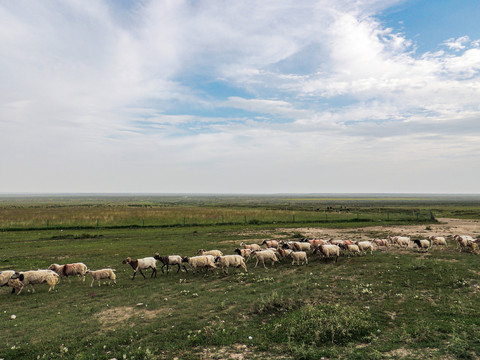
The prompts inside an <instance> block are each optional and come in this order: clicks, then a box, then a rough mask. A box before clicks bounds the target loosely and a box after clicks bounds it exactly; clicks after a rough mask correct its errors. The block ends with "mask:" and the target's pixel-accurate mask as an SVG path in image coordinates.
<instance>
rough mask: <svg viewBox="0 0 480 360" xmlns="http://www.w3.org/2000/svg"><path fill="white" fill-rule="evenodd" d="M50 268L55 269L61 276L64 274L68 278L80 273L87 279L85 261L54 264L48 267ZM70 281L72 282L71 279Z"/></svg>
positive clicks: (83, 278)
mask: <svg viewBox="0 0 480 360" xmlns="http://www.w3.org/2000/svg"><path fill="white" fill-rule="evenodd" d="M48 270H53V271H55V272H56V273H57V274H58V275H59V276H60V278H62V277H64V276H65V277H67V278H68V277H69V276H71V275H72V276H74V275H80V276H81V278H82V280H83V281H85V273H86V271H87V265H85V264H84V263H73V264H64V265H58V264H52V265H50V266H49V267H48ZM68 281H69V282H71V281H70V279H68Z"/></svg>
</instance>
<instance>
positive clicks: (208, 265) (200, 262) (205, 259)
mask: <svg viewBox="0 0 480 360" xmlns="http://www.w3.org/2000/svg"><path fill="white" fill-rule="evenodd" d="M182 262H186V263H188V265H190V266H191V267H192V269H193V271H195V272H196V271H197V269H202V268H205V272H207V271H208V269H216V268H217V266H216V265H215V257H214V256H213V255H200V256H192V257H188V256H185V257H184V258H183V259H182Z"/></svg>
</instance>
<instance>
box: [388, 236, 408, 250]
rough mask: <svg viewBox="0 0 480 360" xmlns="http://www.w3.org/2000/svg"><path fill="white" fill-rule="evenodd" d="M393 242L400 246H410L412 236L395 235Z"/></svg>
mask: <svg viewBox="0 0 480 360" xmlns="http://www.w3.org/2000/svg"><path fill="white" fill-rule="evenodd" d="M392 242H393V243H394V244H397V245H398V246H400V247H406V248H408V247H409V246H410V237H408V236H394V237H392Z"/></svg>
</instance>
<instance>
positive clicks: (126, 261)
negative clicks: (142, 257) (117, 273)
mask: <svg viewBox="0 0 480 360" xmlns="http://www.w3.org/2000/svg"><path fill="white" fill-rule="evenodd" d="M131 261H132V259H131V258H130V257H127V258H126V259H125V260H123V261H122V264H130V262H131Z"/></svg>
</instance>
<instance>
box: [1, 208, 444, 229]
mask: <svg viewBox="0 0 480 360" xmlns="http://www.w3.org/2000/svg"><path fill="white" fill-rule="evenodd" d="M278 215H279V214H277V216H272V215H265V214H264V215H263V216H262V215H259V214H257V216H251V215H250V216H248V215H241V216H238V215H237V216H232V215H228V216H227V215H219V216H209V217H205V216H200V217H195V216H183V217H175V218H172V217H165V218H161V217H155V218H151V217H150V218H128V219H115V218H107V219H100V218H97V219H80V220H78V219H33V220H30V221H18V222H16V221H9V222H4V223H0V231H15V230H56V229H65V230H67V229H100V228H102V229H105V228H154V227H181V226H184V227H187V226H222V225H245V226H246V225H265V224H272V225H274V224H292V225H295V224H328V223H331V224H335V223H357V222H358V223H366V222H371V223H376V224H382V223H389V222H390V223H391V222H414V223H418V222H432V221H435V216H434V215H433V213H432V212H428V213H427V212H422V213H421V212H415V213H410V214H408V213H385V214H379V213H373V214H372V213H363V214H362V213H359V212H358V213H322V214H319V213H318V212H317V213H313V214H312V213H309V212H304V213H302V212H299V213H295V214H280V215H282V216H278Z"/></svg>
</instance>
